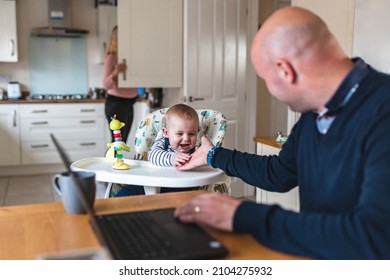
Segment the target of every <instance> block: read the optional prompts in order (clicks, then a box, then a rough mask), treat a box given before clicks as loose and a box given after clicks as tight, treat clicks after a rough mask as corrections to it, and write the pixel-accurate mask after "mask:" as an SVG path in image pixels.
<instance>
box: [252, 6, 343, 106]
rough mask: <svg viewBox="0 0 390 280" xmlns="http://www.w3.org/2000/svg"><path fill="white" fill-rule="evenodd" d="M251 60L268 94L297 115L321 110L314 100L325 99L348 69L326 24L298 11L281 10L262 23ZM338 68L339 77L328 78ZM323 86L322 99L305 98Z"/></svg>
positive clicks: (313, 16)
mask: <svg viewBox="0 0 390 280" xmlns="http://www.w3.org/2000/svg"><path fill="white" fill-rule="evenodd" d="M251 59H252V63H253V66H254V68H255V70H256V73H257V74H258V76H259V77H261V78H263V79H264V80H265V81H266V84H267V87H268V89H269V90H270V92H271V94H273V95H274V96H276V97H277V98H278V99H279V100H281V101H283V102H285V103H287V104H288V105H289V106H290V108H291V109H293V110H297V111H300V112H304V111H307V110H313V109H315V107H320V106H319V104H314V103H315V102H317V101H314V100H313V99H317V100H320V101H319V102H323V101H324V100H323V99H326V98H328V97H329V95H330V94H331V91H332V90H334V87H335V86H337V85H336V83H338V82H340V80H342V78H343V77H342V75H344V74H345V71H348V69H347V68H348V67H350V62H347V63H346V61H347V60H348V58H347V57H346V55H345V53H344V51H343V50H342V48H341V47H340V45H339V44H338V42H337V40H336V39H335V37H334V36H333V34H332V33H331V32H330V31H329V29H328V27H327V25H326V24H325V22H324V21H323V20H322V19H321V18H320V17H318V16H317V15H316V14H314V13H312V12H311V11H309V10H306V9H303V8H299V7H287V8H283V9H280V10H278V11H276V12H275V13H274V14H272V15H271V16H270V17H269V18H268V19H267V20H266V21H265V22H264V24H263V25H262V27H261V28H260V30H259V31H258V32H257V34H256V36H255V38H254V40H253V43H252V49H251ZM342 64H344V65H342ZM340 66H342V67H341V68H340ZM337 68H340V69H342V71H336V72H337V73H338V74H340V76H337V77H336V76H335V75H333V77H331V76H332V74H334V73H335V69H337ZM322 78H323V79H326V81H323V82H322V81H321V79H322ZM324 84H326V85H327V88H323V92H321V93H319V95H320V94H322V96H318V95H317V96H313V95H311V96H310V95H309V94H308V93H309V92H313V91H315V90H316V87H321V86H323V85H324ZM325 91H326V92H325Z"/></svg>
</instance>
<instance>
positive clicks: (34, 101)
mask: <svg viewBox="0 0 390 280" xmlns="http://www.w3.org/2000/svg"><path fill="white" fill-rule="evenodd" d="M104 101H105V99H104V98H101V99H61V100H58V99H16V100H12V99H8V100H0V104H42V103H50V104H54V103H61V104H64V103H104Z"/></svg>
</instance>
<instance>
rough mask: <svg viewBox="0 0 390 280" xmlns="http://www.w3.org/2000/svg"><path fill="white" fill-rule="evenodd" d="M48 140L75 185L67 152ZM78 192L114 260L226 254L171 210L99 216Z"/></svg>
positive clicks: (51, 135) (203, 231)
mask: <svg viewBox="0 0 390 280" xmlns="http://www.w3.org/2000/svg"><path fill="white" fill-rule="evenodd" d="M50 137H51V139H52V141H53V143H54V145H55V147H56V148H57V151H58V153H59V154H60V157H61V159H62V161H63V163H64V165H65V167H66V169H67V171H68V172H69V174H70V176H71V178H72V179H73V181H74V183H75V184H76V185H78V181H77V179H76V176H75V175H74V173H73V171H72V169H71V167H70V165H71V162H70V160H69V158H68V156H67V154H66V152H65V151H64V149H63V148H62V146H61V145H60V143H59V142H58V140H57V139H56V138H55V136H54V135H53V134H50ZM78 190H79V192H78V194H79V195H80V200H81V201H82V203H83V206H84V208H85V209H86V212H87V214H88V216H89V222H90V225H91V227H92V229H93V231H94V233H95V235H96V237H97V239H98V240H99V242H100V244H101V245H102V246H103V247H105V249H106V250H108V252H109V253H110V255H111V257H112V258H114V259H123V260H131V259H136V260H143V259H145V260H147V259H151V260H155V259H165V260H172V259H173V260H179V259H214V258H221V257H224V256H226V255H227V254H228V250H227V249H226V248H225V247H224V246H223V245H222V244H221V243H220V242H219V241H218V240H216V239H215V238H213V237H212V236H210V235H209V234H208V233H207V232H206V231H205V230H204V229H203V228H201V227H200V226H199V225H197V224H187V223H182V222H180V221H179V220H177V219H175V218H174V217H173V212H174V210H175V209H174V208H163V209H156V210H146V211H138V212H125V213H115V214H104V215H100V214H96V213H95V211H94V208H93V207H92V208H91V207H88V203H87V199H86V196H85V195H84V192H83V191H82V188H80V187H79V188H78Z"/></svg>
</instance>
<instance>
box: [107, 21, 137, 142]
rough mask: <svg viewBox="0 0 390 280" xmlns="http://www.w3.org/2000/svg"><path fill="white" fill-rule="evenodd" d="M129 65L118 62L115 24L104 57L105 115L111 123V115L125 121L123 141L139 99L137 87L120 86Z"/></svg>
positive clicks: (127, 134)
mask: <svg viewBox="0 0 390 280" xmlns="http://www.w3.org/2000/svg"><path fill="white" fill-rule="evenodd" d="M126 69H127V66H126V64H124V63H118V27H117V26H115V27H114V28H113V29H112V32H111V38H110V42H109V45H108V48H107V50H106V54H105V58H104V79H103V87H104V88H105V89H106V91H107V97H106V102H105V108H104V111H105V115H106V118H107V121H108V125H109V124H110V121H111V117H113V116H114V115H116V118H117V119H118V120H120V121H121V122H124V123H125V126H124V127H123V128H122V129H121V133H122V141H123V142H125V143H126V142H127V137H128V136H129V133H130V129H131V125H132V122H133V117H134V108H133V105H134V103H135V101H136V100H137V96H138V93H137V88H130V87H129V88H119V87H118V75H119V74H120V73H122V72H126ZM110 134H111V140H112V142H114V136H113V135H112V132H111V130H110Z"/></svg>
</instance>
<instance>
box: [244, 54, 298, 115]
mask: <svg viewBox="0 0 390 280" xmlns="http://www.w3.org/2000/svg"><path fill="white" fill-rule="evenodd" d="M258 52H260V51H259V50H256V49H252V52H251V59H252V64H253V67H254V69H255V71H256V74H257V75H258V76H259V78H261V79H263V80H264V82H265V84H266V86H267V89H268V91H269V92H270V94H271V95H272V96H274V97H276V98H277V99H278V100H279V101H281V102H283V103H285V104H287V105H288V106H289V107H290V109H291V110H293V111H299V112H302V111H305V109H304V108H302V106H303V104H304V102H303V100H301V99H300V98H301V95H300V94H299V92H297V91H296V88H297V87H296V83H295V82H294V83H292V82H291V80H289V79H287V78H286V76H285V73H283V68H282V67H280V65H278V64H277V63H276V62H274V61H271V59H269V58H268V57H264V56H263V57H262V56H261V55H260V54H258Z"/></svg>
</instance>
